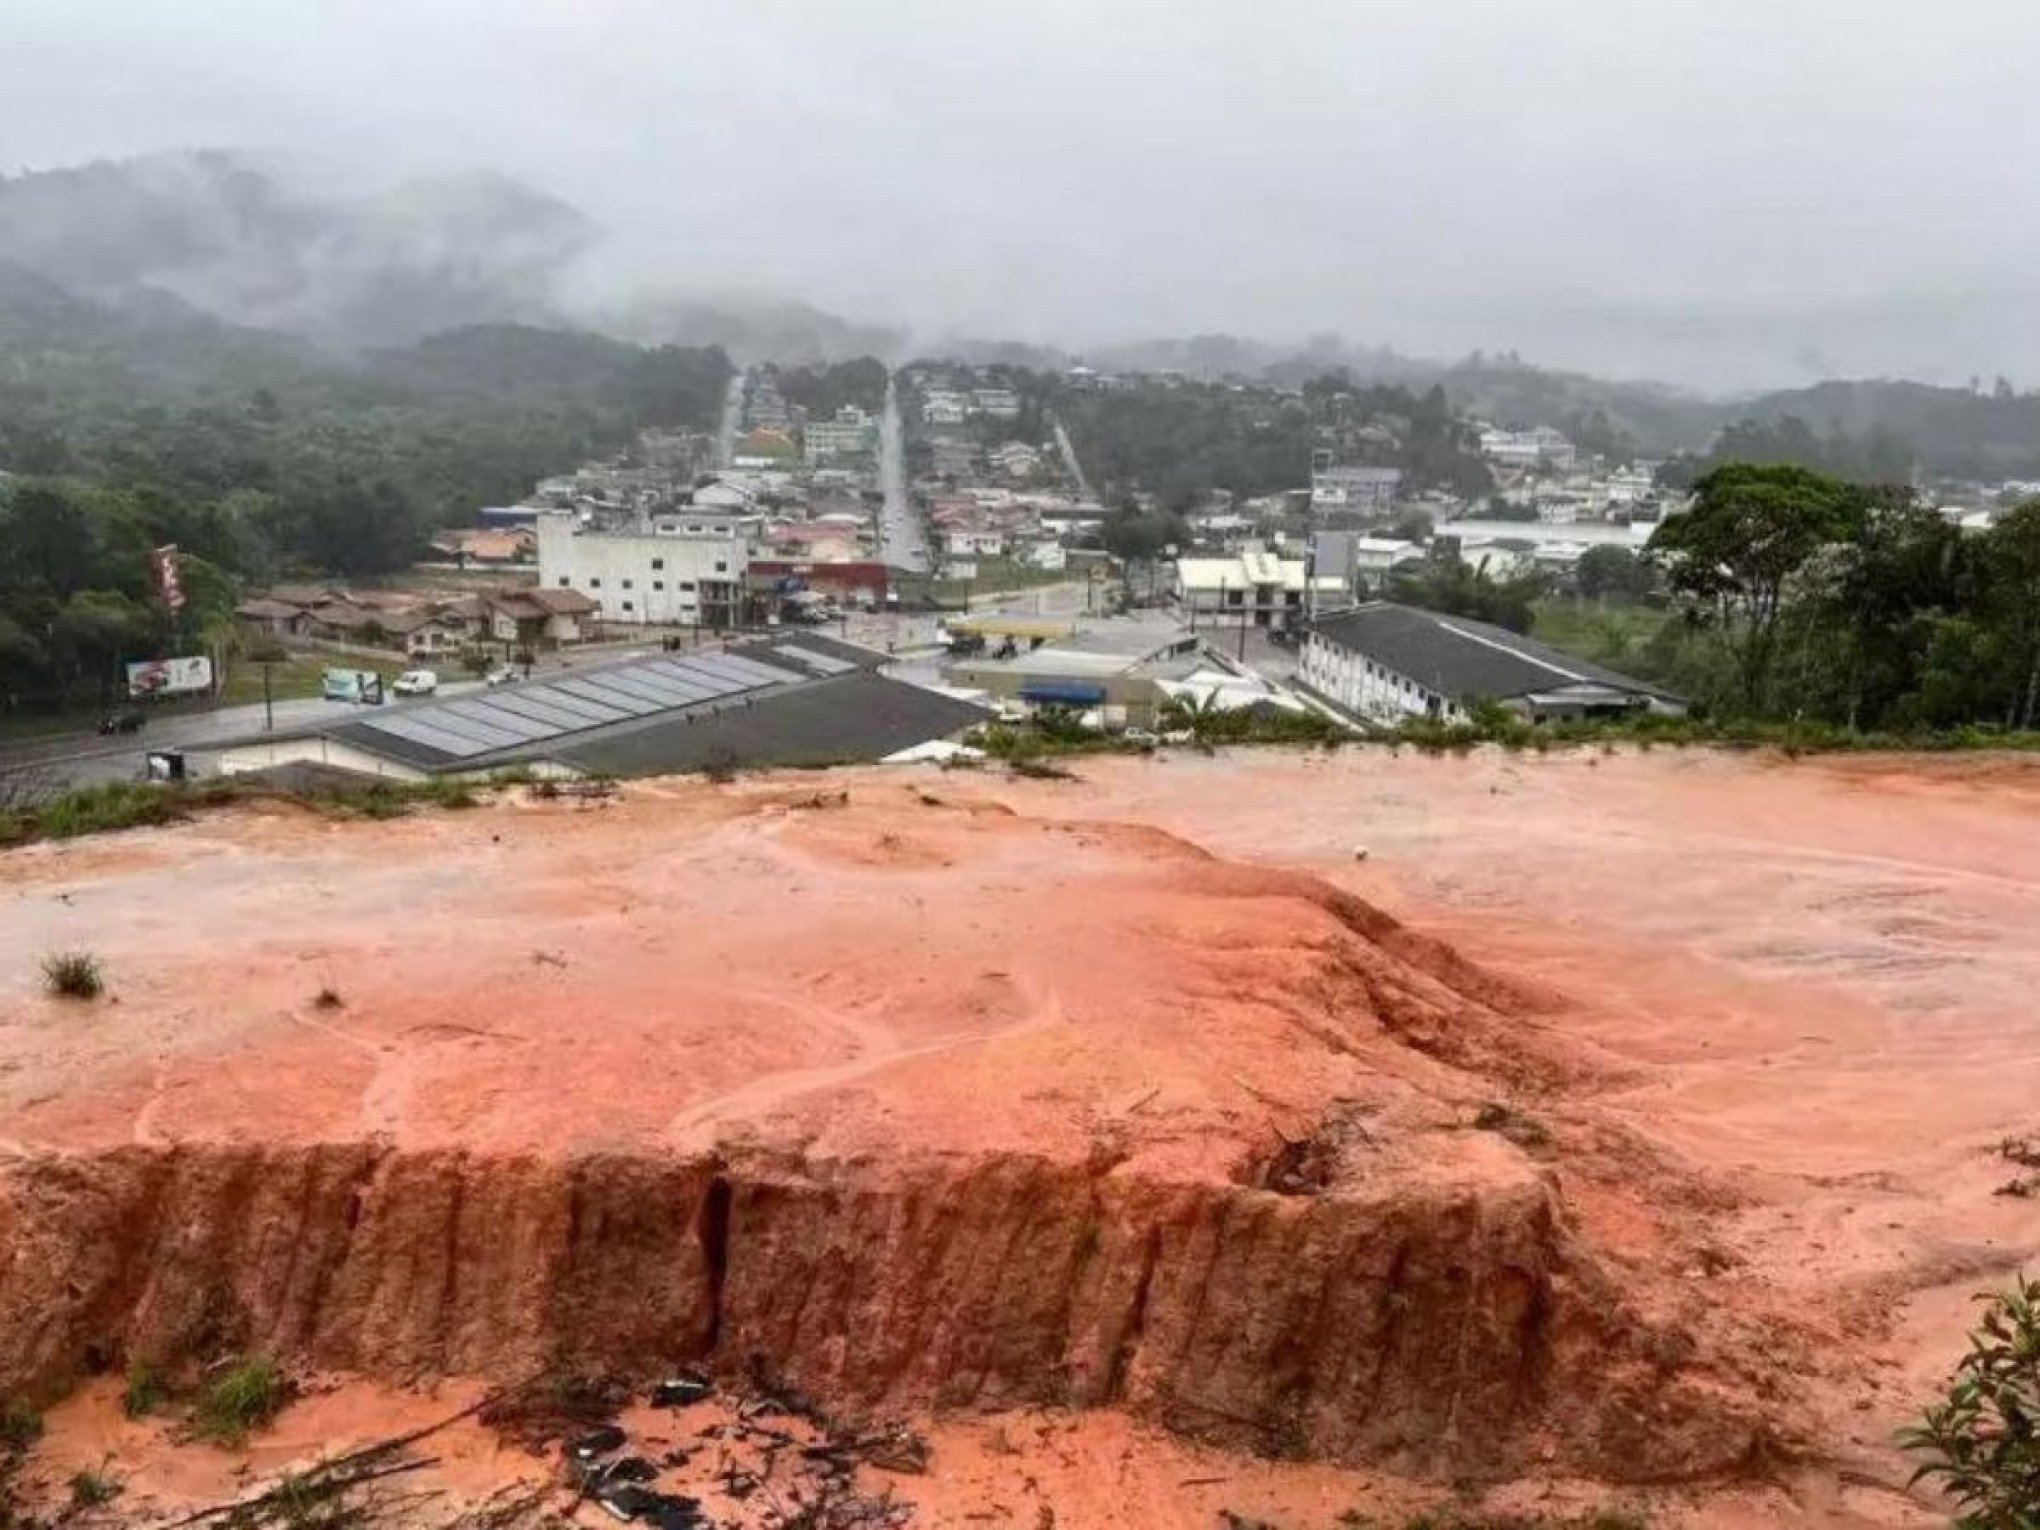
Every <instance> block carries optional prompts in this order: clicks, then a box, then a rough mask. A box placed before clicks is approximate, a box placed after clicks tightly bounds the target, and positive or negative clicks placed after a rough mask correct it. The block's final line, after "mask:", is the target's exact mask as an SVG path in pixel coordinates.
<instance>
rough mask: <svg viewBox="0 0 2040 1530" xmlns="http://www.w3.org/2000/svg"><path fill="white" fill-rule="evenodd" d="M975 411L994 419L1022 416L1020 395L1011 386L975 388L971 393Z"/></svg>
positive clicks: (1012, 418)
mask: <svg viewBox="0 0 2040 1530" xmlns="http://www.w3.org/2000/svg"><path fill="white" fill-rule="evenodd" d="M970 402H971V409H972V411H973V412H974V413H977V414H981V415H984V416H985V417H986V418H987V419H993V420H1017V419H1019V418H1020V395H1019V394H1017V393H1015V392H1014V391H1013V390H1012V389H1011V388H974V389H972V390H971V395H970Z"/></svg>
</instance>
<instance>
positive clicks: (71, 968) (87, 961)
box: [42, 951, 106, 999]
mask: <svg viewBox="0 0 2040 1530" xmlns="http://www.w3.org/2000/svg"><path fill="white" fill-rule="evenodd" d="M42 974H43V987H44V988H46V989H48V990H49V991H50V993H51V994H52V995H54V996H55V997H57V998H59V999H96V998H98V997H99V996H100V995H101V994H102V993H104V992H106V974H105V972H103V971H102V970H101V969H100V966H99V958H98V957H96V956H94V955H93V954H92V953H91V952H90V951H52V952H51V953H50V954H49V955H48V956H45V957H44V958H43V960H42Z"/></svg>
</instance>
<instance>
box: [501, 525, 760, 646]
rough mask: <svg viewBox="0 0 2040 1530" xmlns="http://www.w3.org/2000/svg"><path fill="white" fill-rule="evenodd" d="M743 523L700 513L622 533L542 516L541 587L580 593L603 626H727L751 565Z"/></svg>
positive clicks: (634, 526)
mask: <svg viewBox="0 0 2040 1530" xmlns="http://www.w3.org/2000/svg"><path fill="white" fill-rule="evenodd" d="M745 524H746V523H745V522H744V521H743V520H740V519H739V518H737V517H734V516H720V515H715V514H712V513H708V512H704V511H701V510H699V509H698V508H697V509H688V510H675V511H668V512H662V513H661V514H659V515H656V516H651V517H647V518H645V519H644V520H642V521H639V522H637V523H636V524H635V525H633V526H631V527H629V528H627V529H611V528H608V527H602V526H597V525H592V524H585V523H583V522H581V521H580V520H579V519H578V518H577V517H575V516H572V515H544V516H540V517H539V520H538V582H539V587H540V588H541V589H545V590H554V589H559V590H577V591H579V592H581V593H583V594H585V595H586V596H587V597H588V598H589V599H590V600H593V601H594V602H595V603H596V605H597V606H598V607H599V608H600V610H601V613H602V618H601V619H602V620H603V621H604V622H616V623H623V624H633V623H635V624H644V623H653V624H660V625H670V626H696V625H699V626H704V627H726V626H729V625H731V624H732V623H733V622H734V621H735V619H736V615H737V612H738V609H739V607H740V604H741V600H742V596H743V587H744V571H745V569H746V568H747V567H749V564H750V557H749V550H748V544H747V542H746V540H745V538H744V536H743V535H742V529H743V527H744V525H745Z"/></svg>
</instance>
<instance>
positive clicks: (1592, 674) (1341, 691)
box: [1298, 600, 1686, 724]
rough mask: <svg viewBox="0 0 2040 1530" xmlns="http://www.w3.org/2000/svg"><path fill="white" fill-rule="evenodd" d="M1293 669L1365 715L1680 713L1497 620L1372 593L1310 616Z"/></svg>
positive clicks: (1640, 686)
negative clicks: (1479, 710)
mask: <svg viewBox="0 0 2040 1530" xmlns="http://www.w3.org/2000/svg"><path fill="white" fill-rule="evenodd" d="M1298 674H1299V678H1301V679H1302V681H1303V683H1304V684H1305V685H1307V686H1309V687H1310V688H1311V689H1312V690H1314V691H1316V692H1318V693H1319V694H1320V695H1322V696H1324V697H1325V698H1326V699H1328V700H1330V701H1332V702H1334V703H1336V704H1337V705H1339V706H1341V707H1343V708H1345V710H1347V711H1348V712H1351V713H1353V714H1354V715H1355V716H1358V717H1362V718H1365V719H1367V720H1368V721H1370V722H1379V723H1386V724H1394V723H1397V722H1400V721H1402V720H1403V719H1404V718H1408V717H1433V718H1437V719H1439V720H1440V721H1445V722H1459V721H1464V720H1466V719H1467V718H1469V717H1470V716H1471V715H1472V713H1473V709H1474V708H1475V707H1477V706H1478V705H1479V704H1481V703H1482V702H1494V703H1497V704H1498V705H1501V706H1504V707H1506V708H1508V709H1509V710H1510V711H1512V712H1514V713H1516V714H1517V715H1519V716H1522V717H1525V718H1528V719H1529V720H1530V721H1532V722H1553V721H1571V720H1577V719H1581V718H1590V717H1611V716H1623V715H1626V714H1629V713H1634V712H1657V713H1662V714H1666V715H1673V716H1677V715H1682V714H1683V713H1684V712H1685V710H1686V703H1685V701H1684V700H1683V699H1682V698H1680V697H1678V696H1676V695H1674V694H1673V693H1672V692H1670V691H1667V690H1665V689H1663V688H1662V687H1659V686H1655V685H1650V684H1648V683H1646V682H1644V681H1641V680H1632V679H1631V678H1630V677H1629V676H1627V675H1622V674H1617V673H1616V672H1615V671H1614V670H1612V669H1604V668H1603V667H1601V666H1600V665H1598V664H1591V663H1589V662H1588V661H1586V660H1585V659H1580V658H1575V657H1574V656H1573V655H1571V654H1568V653H1561V652H1559V650H1557V649H1556V648H1553V647H1551V646H1550V645H1549V644H1546V643H1540V642H1538V641H1537V640H1536V639H1535V638H1529V637H1525V636H1524V635H1523V634H1522V633H1520V632H1511V631H1509V630H1508V629H1507V628H1505V627H1496V626H1492V625H1490V624H1489V623H1487V622H1477V621H1473V620H1471V619H1470V618H1468V617H1463V616H1444V615H1441V614H1440V613H1438V612H1436V611H1424V610H1419V609H1418V608H1416V607H1415V606H1403V605H1397V604H1395V603H1394V602H1392V601H1386V600H1376V601H1369V602H1368V603H1367V604H1365V605H1362V606H1359V607H1356V608H1355V609H1353V610H1351V611H1347V612H1343V613H1341V614H1340V615H1338V616H1330V617H1326V618H1324V619H1323V620H1321V621H1318V622H1314V623H1312V625H1311V628H1310V631H1309V634H1308V636H1307V637H1306V638H1305V639H1304V645H1303V655H1302V663H1301V667H1300V669H1299V671H1298Z"/></svg>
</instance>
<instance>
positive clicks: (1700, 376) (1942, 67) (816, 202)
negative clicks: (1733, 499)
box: [0, 0, 2040, 387]
mask: <svg viewBox="0 0 2040 1530" xmlns="http://www.w3.org/2000/svg"><path fill="white" fill-rule="evenodd" d="M2036 59H2040V4H2036V3H2035V0H1942V3H1940V4H1938V5H1923V4H1921V3H1919V0H1563V3H1557V0H1547V3H1534V0H1400V3H1397V4H1394V5H1386V4H1380V3H1377V0H1152V3H1151V0H1033V3H1029V4H1025V5H997V6H994V5H990V4H985V3H978V0H205V3H204V4H198V5H173V4H170V3H168V0H0V167H4V168H7V169H22V168H49V167H53V166H57V165H62V164H68V163H72V162H76V161H79V160H83V159H87V158H92V157H95V156H118V155H126V154H132V153H138V152H143V151H148V150H153V149H162V148H173V147H210V146H231V147H250V148H261V149H269V150H282V151H285V152H289V153H293V154H298V155H311V156H315V157H317V158H319V159H321V160H322V161H324V162H325V163H327V164H328V165H330V166H333V167H336V168H340V169H345V170H348V171H350V172H354V173H361V174H370V173H372V174H377V175H381V174H389V173H399V172H403V171H408V170H447V169H464V168H473V167H478V166H487V167H491V168H497V169H501V170H503V171H506V172H508V173H510V174H513V175H516V176H519V177H522V178H525V179H528V180H530V181H531V182H533V183H534V184H536V185H538V186H540V187H543V188H544V189H546V190H549V191H551V192H554V193H556V194H558V195H560V196H563V197H565V198H567V199H568V200H571V201H573V202H575V203H576V204H577V205H579V206H581V207H583V208H584V209H586V210H587V211H588V212H589V213H591V214H592V215H594V216H595V217H596V218H597V219H599V220H600V221H601V222H602V223H603V224H605V225H606V226H607V227H608V228H609V229H611V230H612V231H613V232H614V235H615V238H616V250H615V255H616V261H617V264H618V266H619V267H624V266H627V267H628V268H629V269H630V270H632V271H633V272H636V273H640V274H643V275H647V276H651V277H656V279H658V280H659V281H661V282H665V283H670V284H674V285H679V286H684V287H689V288H694V289H699V290H703V291H708V290H716V289H742V290H746V291H750V292H758V293H771V294H783V295H789V296H799V297H804V298H807V299H809V300H811V301H813V302H815V303H817V304H820V305H821V306H824V307H827V308H830V309H833V310H837V311H841V312H843V313H845V314H846V315H847V316H849V317H852V318H856V319H861V320H876V321H885V322H892V323H902V324H907V325H912V326H915V327H917V328H919V329H921V330H923V331H924V332H927V333H939V332H942V331H945V330H946V331H965V332H970V333H975V334H983V335H993V336H1016V337H1022V338H1029V339H1059V340H1064V341H1069V342H1076V343H1082V342H1084V341H1086V340H1093V341H1095V340H1100V339H1120V338H1128V337H1133V336H1140V335H1152V334H1173V333H1194V332H1200V331H1215V330H1225V331H1231V332H1235V333H1243V334H1257V335H1265V336H1270V337H1275V338H1290V337H1302V336H1304V335H1307V334H1310V333H1312V332H1317V331H1325V330H1336V331H1339V332H1341V333H1344V334H1346V335H1348V336H1349V337H1351V338H1354V339H1356V340H1361V341H1367V342H1375V343H1385V344H1392V345H1394V346H1396V347H1398V348H1399V349H1404V350H1408V351H1412V352H1416V353H1421V354H1434V355H1455V354H1459V353H1463V352H1465V351H1468V350H1472V349H1475V348H1481V349H1486V350H1488V351H1499V350H1506V349H1511V348H1513V349H1516V350H1518V351H1520V352H1522V353H1523V355H1524V356H1525V357H1526V358H1527V359H1532V360H1539V361H1545V362H1549V363H1553V364H1562V365H1571V366H1579V367H1586V368H1592V369H1596V370H1602V371H1610V372H1619V373H1625V374H1631V375H1651V376H1661V377H1667V378H1671V379H1674V380H1678V381H1685V382H1691V383H1697V384H1702V385H1707V386H1710V387H1731V386H1740V385H1758V384H1769V383H1775V382H1785V381H1796V380H1804V379H1807V378H1809V377H1812V376H1817V375H1828V374H1840V375H1872V374H1901V373H1902V374H1909V375H1914V376H1921V377H1928V378H1933V379H1937V380H1958V381H1959V380H1966V379H1967V378H1968V377H1969V376H1970V375H1971V374H1974V373H1980V374H1983V375H1984V377H1985V378H1986V379H1988V378H1989V377H1990V375H1991V374H1993V373H1995V372H1999V371H2002V372H2005V373H2007V374H2009V375H2010V376H2012V377H2013V378H2014V380H2015V381H2018V382H2019V383H2020V384H2021V385H2022V386H2034V385H2040V322H2036V321H2040V260H2036V259H2035V257H2034V255H2033V253H2032V251H2033V247H2034V244H2035V238H2036V235H2040V175H2035V174H2034V173H2033V169H2032V164H2031V159H2030V151H2031V149H2032V146H2033V145H2034V144H2036V143H2040V90H2036V89H2035V88H2034V86H2033V81H2032V67H2033V64H2034V62H2035V60H2036Z"/></svg>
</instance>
